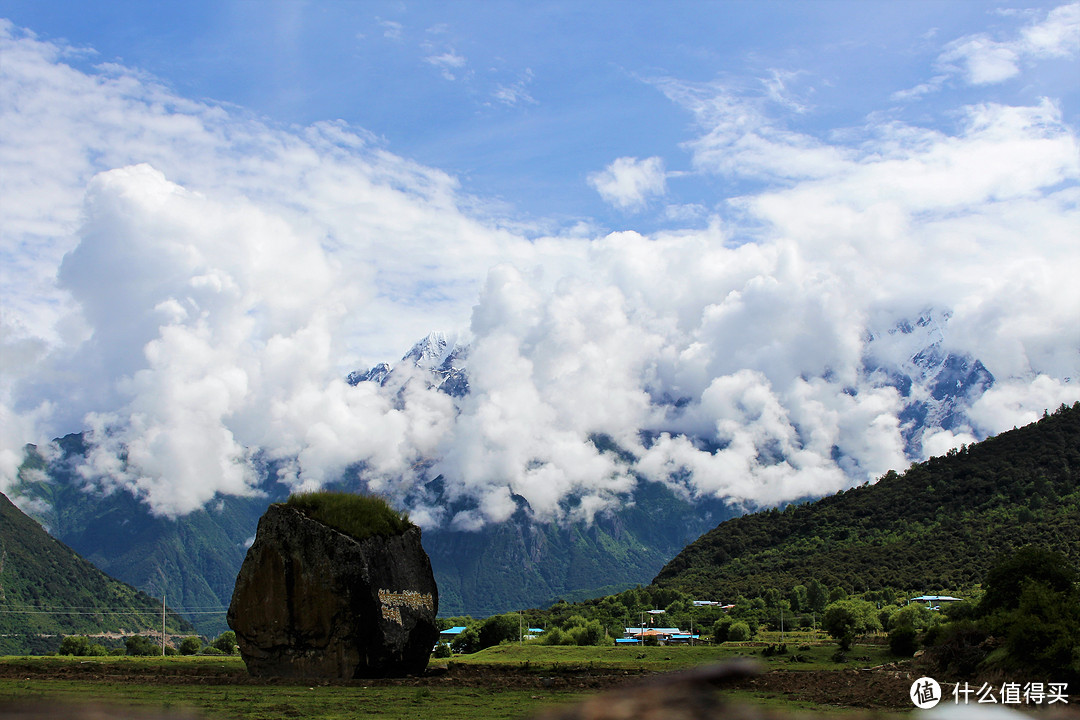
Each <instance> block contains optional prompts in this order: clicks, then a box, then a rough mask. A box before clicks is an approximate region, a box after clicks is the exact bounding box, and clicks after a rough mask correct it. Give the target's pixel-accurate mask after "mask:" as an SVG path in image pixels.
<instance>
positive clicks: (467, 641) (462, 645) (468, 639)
mask: <svg viewBox="0 0 1080 720" xmlns="http://www.w3.org/2000/svg"><path fill="white" fill-rule="evenodd" d="M450 649H451V650H453V651H454V652H456V653H471V652H476V651H477V650H479V649H480V635H479V634H478V633H477V632H476V629H475V628H471V627H470V628H465V629H464V630H462V631H461V632H460V633H458V634H457V635H456V636H455V637H454V639H453V640H451V641H450Z"/></svg>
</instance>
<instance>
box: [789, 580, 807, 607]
mask: <svg viewBox="0 0 1080 720" xmlns="http://www.w3.org/2000/svg"><path fill="white" fill-rule="evenodd" d="M788 600H789V601H790V602H791V609H792V610H794V611H795V612H806V611H807V610H809V609H810V607H809V605H810V602H809V596H808V593H807V588H806V586H805V585H796V586H795V587H793V588H791V592H790V593H788Z"/></svg>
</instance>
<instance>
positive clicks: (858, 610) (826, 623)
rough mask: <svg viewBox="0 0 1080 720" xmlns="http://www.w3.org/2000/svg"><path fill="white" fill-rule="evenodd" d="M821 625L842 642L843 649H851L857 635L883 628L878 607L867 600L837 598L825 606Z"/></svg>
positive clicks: (841, 647)
mask: <svg viewBox="0 0 1080 720" xmlns="http://www.w3.org/2000/svg"><path fill="white" fill-rule="evenodd" d="M821 627H822V628H823V629H824V630H825V632H827V633H829V634H830V635H832V636H833V637H834V638H836V640H837V641H839V643H840V649H841V650H850V649H851V643H852V642H854V641H855V637H856V636H857V635H864V634H866V633H869V632H874V631H875V630H880V629H881V620H880V619H879V618H878V612H877V608H876V607H874V604H873V603H870V602H867V601H866V600H837V601H836V602H833V603H830V604H829V605H828V606H827V607H826V608H825V614H824V615H822V616H821Z"/></svg>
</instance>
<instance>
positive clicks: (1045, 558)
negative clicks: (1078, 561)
mask: <svg viewBox="0 0 1080 720" xmlns="http://www.w3.org/2000/svg"><path fill="white" fill-rule="evenodd" d="M1029 580H1037V581H1038V582H1040V583H1042V584H1044V585H1046V586H1047V588H1049V589H1050V590H1051V591H1053V592H1059V593H1067V592H1069V591H1071V590H1072V587H1073V583H1075V582H1076V571H1075V570H1074V569H1073V568H1072V564H1071V563H1070V562H1069V559H1068V558H1066V557H1065V556H1064V555H1062V554H1061V553H1059V552H1055V551H1053V550H1047V549H1046V548H1042V547H1038V546H1037V545H1027V546H1025V547H1022V548H1020V549H1019V550H1017V551H1016V553H1015V554H1013V555H1012V556H1010V557H1006V558H1002V559H1000V560H998V562H997V563H996V564H995V565H994V566H993V567H992V568H991V569H990V571H989V572H987V574H986V581H985V582H984V583H983V584H984V585H985V587H986V592H985V594H984V595H983V598H982V602H981V603H980V604H979V610H980V612H981V614H983V615H987V614H989V613H992V612H994V611H995V610H1013V609H1015V608H1017V607H1019V605H1020V595H1021V594H1022V593H1023V590H1024V585H1025V583H1026V582H1027V581H1029Z"/></svg>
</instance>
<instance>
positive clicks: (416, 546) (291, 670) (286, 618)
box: [228, 505, 439, 679]
mask: <svg viewBox="0 0 1080 720" xmlns="http://www.w3.org/2000/svg"><path fill="white" fill-rule="evenodd" d="M438 608H439V595H438V588H437V587H436V586H435V578H434V576H433V575H432V572H431V562H430V560H429V559H428V556H427V553H425V552H424V549H423V548H422V547H421V546H420V529H419V528H417V527H410V528H409V529H408V530H406V531H405V532H404V533H402V534H400V535H395V536H390V537H381V536H376V537H370V538H367V539H364V540H359V541H358V540H356V539H354V538H353V537H351V536H349V535H346V534H344V533H341V532H339V531H337V530H335V529H333V528H331V527H328V526H327V525H324V524H322V523H320V522H318V521H316V520H312V519H311V518H308V517H307V516H306V515H304V514H303V513H301V512H300V511H298V510H296V509H295V508H292V507H288V506H285V505H271V506H270V508H269V509H268V510H267V511H266V514H265V515H263V516H262V518H261V519H260V520H259V529H258V533H257V534H256V536H255V542H254V544H252V546H251V548H250V549H249V550H248V553H247V557H246V558H245V559H244V564H243V567H241V569H240V574H239V576H238V577H237V579H236V588H235V590H234V591H233V596H232V604H231V605H230V606H229V614H228V622H229V627H231V628H232V629H233V630H234V631H235V632H236V639H237V642H238V644H239V645H240V652H241V654H242V655H243V658H244V662H245V664H246V665H247V668H248V672H249V673H251V674H252V675H256V676H261V677H310V678H341V679H351V678H359V677H386V676H395V675H407V674H412V673H420V672H423V670H424V668H425V666H426V665H427V661H428V657H429V655H430V653H431V649H432V647H433V646H434V644H435V641H436V640H437V639H438V634H439V633H438V629H437V626H436V624H435V616H436V613H437V612H438Z"/></svg>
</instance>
